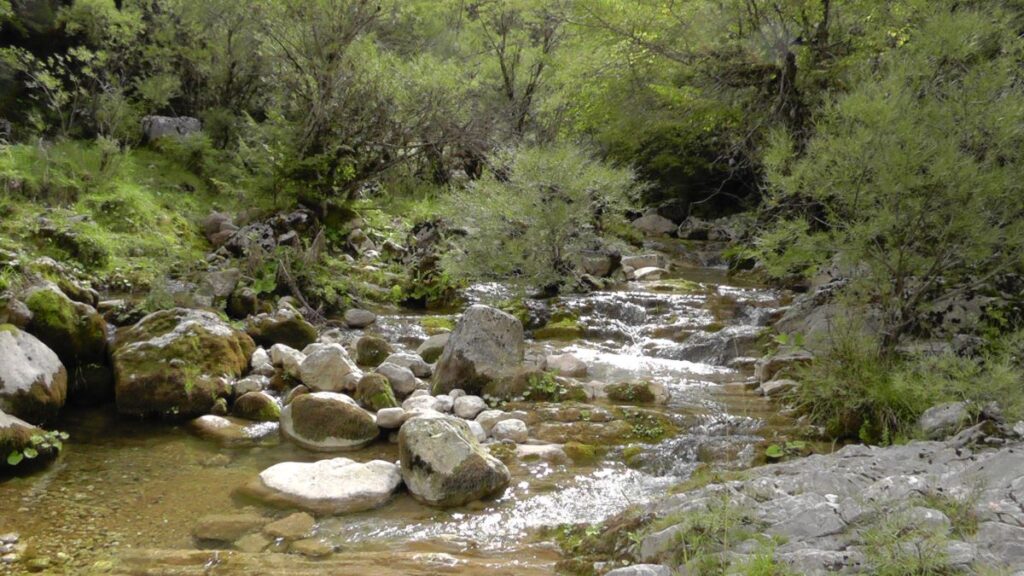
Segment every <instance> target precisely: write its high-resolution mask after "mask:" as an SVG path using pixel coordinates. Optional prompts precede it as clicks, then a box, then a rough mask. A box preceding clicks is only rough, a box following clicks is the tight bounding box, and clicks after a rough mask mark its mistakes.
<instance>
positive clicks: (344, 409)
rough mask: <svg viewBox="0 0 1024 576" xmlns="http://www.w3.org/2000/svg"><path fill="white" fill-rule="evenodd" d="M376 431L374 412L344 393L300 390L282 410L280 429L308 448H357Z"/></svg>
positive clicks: (371, 438) (364, 444)
mask: <svg viewBox="0 0 1024 576" xmlns="http://www.w3.org/2000/svg"><path fill="white" fill-rule="evenodd" d="M379 432H380V431H379V430H378V429H377V423H376V419H375V418H374V417H373V414H370V413H369V412H367V411H366V410H363V409H362V408H360V407H359V405H358V404H356V402H355V400H353V399H351V398H349V397H348V396H346V395H344V394H336V393H334V392H313V393H310V394H303V395H302V396H299V397H298V398H296V399H295V400H293V401H292V402H291V403H290V404H288V405H287V406H285V407H284V410H282V411H281V433H282V434H283V435H284V436H285V438H288V439H289V440H291V441H292V442H294V443H296V444H298V445H299V446H302V447H303V448H306V449H308V450H316V451H320V452H334V451H346V450H357V449H359V448H362V447H363V446H366V445H367V444H369V443H370V442H373V441H374V440H375V439H376V438H377V436H378V434H379Z"/></svg>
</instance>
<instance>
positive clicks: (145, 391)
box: [113, 308, 256, 418]
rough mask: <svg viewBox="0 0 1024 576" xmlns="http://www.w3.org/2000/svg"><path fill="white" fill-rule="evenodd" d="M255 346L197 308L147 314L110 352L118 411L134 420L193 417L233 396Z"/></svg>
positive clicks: (124, 333)
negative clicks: (234, 381) (237, 380)
mask: <svg viewBox="0 0 1024 576" xmlns="http://www.w3.org/2000/svg"><path fill="white" fill-rule="evenodd" d="M255 349H256V346H255V344H253V341H252V339H251V338H249V336H247V335H246V334H245V333H244V332H241V331H239V330H236V329H234V328H232V327H231V326H229V325H228V324H226V323H225V322H224V321H222V320H221V319H220V318H219V317H218V316H217V315H216V314H213V313H210V312H205V311H201V310H190V309H185V308H173V309H170V310H161V311H160V312H154V313H153V314H150V315H149V316H146V317H145V318H143V319H142V320H141V321H139V323H138V324H136V325H135V326H133V327H131V328H129V329H128V330H126V331H124V332H123V333H121V334H120V336H119V338H118V341H117V344H116V346H115V348H114V353H113V359H114V376H115V390H116V396H117V398H116V399H117V410H118V412H120V413H121V414H126V415H132V416H163V417H181V418H186V417H193V416H199V415H202V414H206V413H207V412H209V411H210V409H211V408H212V407H213V405H214V404H215V403H216V401H217V399H219V398H226V397H228V396H230V394H231V382H232V381H233V380H234V379H236V378H238V377H239V376H241V375H242V373H243V372H244V371H245V369H246V367H247V366H248V364H249V357H250V356H252V353H253V350H255Z"/></svg>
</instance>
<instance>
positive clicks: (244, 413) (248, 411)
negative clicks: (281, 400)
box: [231, 392, 281, 422]
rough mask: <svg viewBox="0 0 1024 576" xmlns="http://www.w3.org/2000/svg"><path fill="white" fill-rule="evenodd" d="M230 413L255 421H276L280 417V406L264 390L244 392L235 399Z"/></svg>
mask: <svg viewBox="0 0 1024 576" xmlns="http://www.w3.org/2000/svg"><path fill="white" fill-rule="evenodd" d="M231 413H232V414H234V415H235V416H238V417H239V418H245V419H246V420H254V421H256V422H277V421H278V420H279V419H280V418H281V406H280V405H279V404H278V403H277V400H275V399H274V397H273V396H271V395H270V394H267V393H266V392H246V393H245V394H242V395H241V396H239V397H238V398H237V399H236V400H235V404H234V406H232V407H231Z"/></svg>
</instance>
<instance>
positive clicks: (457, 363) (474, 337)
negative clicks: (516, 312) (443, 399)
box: [434, 304, 525, 394]
mask: <svg viewBox="0 0 1024 576" xmlns="http://www.w3.org/2000/svg"><path fill="white" fill-rule="evenodd" d="M524 346H525V344H524V337H523V325H522V323H521V322H519V320H518V319H517V318H516V317H515V316H512V315H511V314H507V313H505V312H502V311H501V310H498V309H496V308H491V307H489V306H483V305H479V304H477V305H474V306H470V307H469V309H467V310H466V312H465V313H464V314H463V315H462V318H461V319H460V320H459V322H458V324H457V325H456V326H455V330H454V331H453V332H452V333H451V337H450V339H449V340H448V344H447V345H446V346H445V348H444V352H443V353H442V354H441V358H440V360H438V361H437V368H436V370H435V371H434V393H435V394H443V393H445V392H448V391H450V390H453V389H455V388H461V389H463V390H465V391H466V392H468V393H471V394H474V393H477V392H479V391H480V390H481V389H482V388H483V386H484V385H486V384H487V383H488V382H491V381H493V380H495V379H497V378H500V377H502V376H504V375H507V374H509V373H512V372H514V371H515V370H516V369H518V368H519V365H520V364H521V363H522V361H523V354H524Z"/></svg>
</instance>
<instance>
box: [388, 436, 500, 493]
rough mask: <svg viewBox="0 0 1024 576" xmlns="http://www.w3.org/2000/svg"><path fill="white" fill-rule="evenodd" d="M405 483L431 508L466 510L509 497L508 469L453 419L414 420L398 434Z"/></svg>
mask: <svg viewBox="0 0 1024 576" xmlns="http://www.w3.org/2000/svg"><path fill="white" fill-rule="evenodd" d="M398 450H399V455H400V457H401V461H402V479H403V480H404V481H405V485H406V486H407V487H408V488H409V491H410V492H411V493H412V495H413V497H414V498H416V499H417V500H418V501H420V502H423V503H424V504H427V505H430V506H439V507H450V506H461V505H462V504H466V503H468V502H472V501H474V500H480V499H482V498H487V497H491V496H495V495H498V494H500V493H502V492H504V490H505V488H506V487H508V484H509V482H510V481H511V478H512V476H511V474H510V473H509V471H508V468H506V467H505V465H504V464H502V463H501V461H500V460H498V459H497V458H495V457H494V456H491V455H490V453H488V452H487V451H486V450H484V448H483V447H482V446H481V445H480V443H479V442H478V441H477V439H476V437H475V436H474V435H473V432H472V431H471V430H470V428H469V426H468V425H467V424H466V423H465V422H464V421H462V420H460V419H458V418H454V417H451V416H437V417H429V416H424V417H419V418H413V419H411V420H409V421H407V422H406V423H405V424H403V425H402V429H401V430H400V431H399V434H398Z"/></svg>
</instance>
